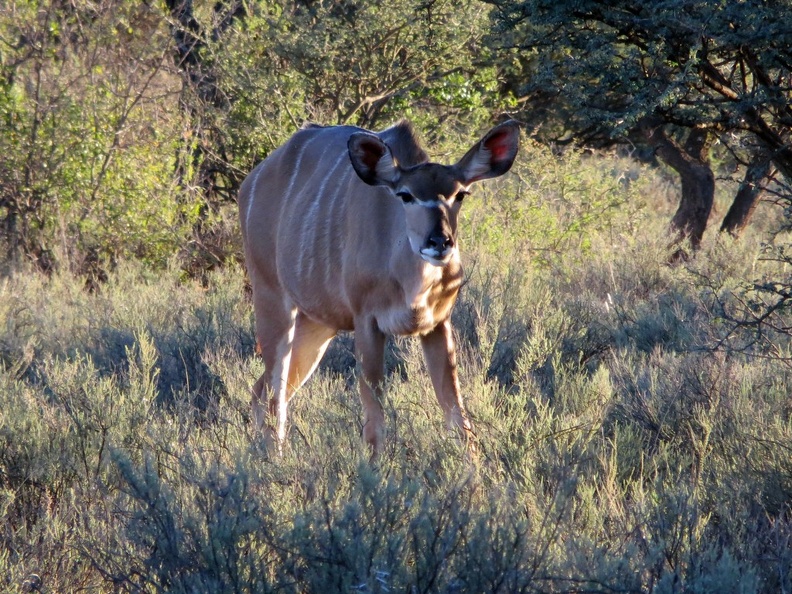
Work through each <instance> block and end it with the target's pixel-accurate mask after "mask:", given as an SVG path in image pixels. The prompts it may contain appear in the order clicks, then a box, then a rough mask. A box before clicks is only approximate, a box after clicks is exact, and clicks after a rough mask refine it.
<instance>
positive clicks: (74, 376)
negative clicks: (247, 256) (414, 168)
mask: <svg viewBox="0 0 792 594" xmlns="http://www.w3.org/2000/svg"><path fill="white" fill-rule="evenodd" d="M521 159H522V162H521V165H520V167H519V168H518V169H517V170H516V171H515V174H514V175H510V176H509V178H508V179H506V180H504V181H502V182H499V183H496V184H493V185H491V186H490V187H489V189H486V190H481V191H479V192H478V193H477V195H476V196H474V197H471V199H469V200H468V201H467V202H466V205H465V213H466V214H465V217H466V218H465V221H464V223H463V225H464V228H463V230H462V238H463V252H464V253H465V263H466V270H467V271H468V282H467V284H466V285H465V287H464V289H463V291H462V293H461V297H460V300H459V302H458V304H457V307H456V310H455V313H454V321H455V325H456V329H457V334H458V337H459V344H460V360H461V369H460V373H461V383H462V386H463V389H464V393H465V395H466V399H467V403H468V406H469V409H470V411H471V414H472V416H473V418H474V420H475V422H476V427H477V433H478V437H479V440H480V456H479V460H478V462H477V463H476V464H474V465H471V464H469V463H467V462H466V461H465V460H464V459H463V455H462V451H461V449H460V446H459V444H458V443H457V442H456V441H455V440H454V439H453V438H452V436H450V435H448V434H447V433H446V432H445V430H444V429H443V425H442V417H441V414H440V412H439V410H438V407H437V406H436V404H435V403H434V401H433V400H434V396H433V394H432V392H431V388H430V384H429V379H428V377H427V374H426V372H425V370H424V369H423V363H422V361H421V356H420V348H419V347H418V345H417V344H416V343H415V342H414V341H412V340H397V341H395V342H393V344H392V345H391V347H390V349H389V353H388V366H389V369H390V371H391V373H390V374H389V389H388V396H387V402H386V410H387V416H388V422H389V434H388V439H387V446H386V451H385V454H384V455H383V457H382V459H381V461H380V462H379V464H378V466H377V467H376V468H372V467H371V466H369V465H368V463H367V462H366V459H367V456H368V453H367V452H366V450H365V449H364V447H363V445H362V444H361V440H360V433H361V425H360V418H361V417H360V407H359V404H358V401H357V396H356V390H355V384H354V374H355V370H354V362H353V359H352V355H351V352H352V350H351V337H348V336H345V337H341V338H340V339H338V340H337V341H336V343H335V344H334V346H333V347H331V350H330V352H329V353H328V355H327V357H326V359H325V362H324V364H323V366H322V369H321V370H320V372H319V373H318V374H317V376H316V377H315V378H314V379H313V380H312V381H311V382H310V383H309V384H308V385H306V386H305V388H304V389H303V390H302V391H301V392H300V393H299V394H298V396H297V397H296V398H295V400H294V401H293V405H292V407H291V409H290V414H291V417H290V418H291V425H290V429H289V437H288V444H287V447H286V448H285V451H284V453H283V457H282V458H276V459H270V458H268V457H267V456H266V454H265V453H264V452H262V451H261V450H260V449H259V448H258V447H256V445H255V444H254V443H253V441H252V439H251V434H250V423H249V421H250V419H249V411H248V405H249V397H248V393H249V387H250V386H251V384H252V383H253V381H254V380H255V379H256V378H257V377H258V374H259V373H260V372H261V363H260V362H259V361H258V360H257V359H256V358H255V357H254V356H253V346H254V345H253V342H254V339H253V327H252V312H251V307H250V305H249V301H248V298H247V296H246V291H245V280H244V273H243V271H242V270H241V269H240V268H237V267H229V268H227V269H225V270H221V271H218V272H216V273H215V274H214V275H213V276H211V277H210V278H209V282H208V285H207V286H202V285H199V284H198V283H194V282H192V281H184V280H182V279H181V278H180V274H179V272H178V270H165V271H158V272H151V271H147V270H145V269H143V268H142V267H141V266H139V265H137V264H134V263H127V264H122V265H120V266H119V267H118V268H117V270H115V271H114V272H113V273H112V274H111V275H110V279H109V281H108V282H107V283H106V284H104V285H102V286H101V287H100V288H99V290H98V291H95V292H93V293H89V292H87V291H85V290H84V286H83V282H82V281H81V280H79V279H75V278H72V277H70V276H68V275H66V274H55V275H54V276H52V277H50V278H45V277H43V276H40V275H37V274H33V273H28V272H26V271H24V270H22V271H19V270H17V271H14V272H13V273H9V274H7V275H6V276H5V277H4V278H3V279H2V280H0V363H2V367H1V368H0V539H1V540H2V547H0V590H3V591H9V592H22V591H41V592H78V591H92V592H94V591H95V592H105V591H107V592H115V591H129V592H275V591H277V592H317V593H320V592H383V593H384V592H404V593H409V594H412V593H413V592H449V593H451V592H460V593H461V592H658V593H659V592H683V591H684V592H792V517H791V514H792V509H791V506H792V403H791V402H790V397H789V388H788V386H789V385H790V384H792V381H791V380H792V370H790V367H789V366H788V364H787V363H785V361H784V356H785V354H786V353H789V341H788V337H786V336H785V335H783V334H778V335H772V334H771V335H766V336H764V337H763V338H764V341H763V342H757V343H756V344H754V345H753V346H750V347H746V345H748V344H750V342H751V337H752V336H753V335H748V334H746V333H743V332H736V333H731V331H732V330H733V327H732V325H731V324H730V322H728V321H727V320H726V319H725V318H724V315H723V314H724V312H725V311H728V312H731V313H734V312H738V311H739V308H740V307H741V305H740V303H741V301H740V296H741V295H743V294H744V290H745V289H744V287H746V286H749V285H750V282H752V281H754V280H756V279H761V278H775V279H777V280H783V279H788V276H789V271H788V270H785V269H784V268H783V267H782V266H781V265H779V264H777V263H774V262H767V261H763V260H761V259H760V258H758V254H759V253H760V249H759V243H760V241H762V240H763V239H766V237H767V235H766V231H767V230H768V229H769V227H770V226H771V225H772V215H773V213H772V212H771V211H770V210H769V209H768V210H767V212H763V213H760V214H759V220H758V221H757V224H756V225H754V227H753V229H752V231H751V232H750V234H749V235H748V236H746V237H745V238H744V239H743V240H741V241H740V242H736V243H735V242H730V241H726V240H724V239H723V238H717V237H715V236H714V233H713V234H712V235H713V236H712V237H708V238H707V241H706V242H705V246H704V248H703V250H702V252H701V253H700V254H699V255H698V257H697V258H695V259H694V260H692V261H690V262H688V263H687V264H685V265H682V266H676V267H670V266H668V265H667V264H666V261H667V258H668V253H667V251H666V248H665V243H666V241H667V238H666V237H665V236H664V234H663V233H664V224H665V221H667V220H668V219H669V217H670V214H671V211H670V209H671V208H672V207H671V202H670V199H671V197H672V196H673V188H672V187H671V186H670V184H669V182H668V181H667V180H666V179H665V178H664V177H663V176H662V175H660V174H658V173H655V172H651V171H647V170H642V169H640V168H637V167H636V166H635V165H632V164H630V163H628V162H624V161H620V160H618V159H610V158H604V157H598V156H594V157H591V156H589V157H586V156H581V155H570V156H567V157H564V158H558V157H555V156H552V155H550V154H549V153H547V152H545V151H543V150H542V149H540V148H539V147H531V146H529V147H527V148H526V149H525V151H524V152H523V156H522V157H521ZM746 283H748V285H746ZM727 336H728V338H729V340H727V341H724V340H723V339H724V337H727ZM738 347H739V348H738Z"/></svg>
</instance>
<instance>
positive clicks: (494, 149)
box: [484, 132, 511, 161]
mask: <svg viewBox="0 0 792 594" xmlns="http://www.w3.org/2000/svg"><path fill="white" fill-rule="evenodd" d="M508 136H509V133H508V132H500V133H499V134H495V135H493V136H492V137H491V138H488V139H487V140H486V142H484V146H486V147H487V150H489V152H490V154H491V155H492V160H493V161H503V160H504V158H505V157H507V156H508V154H509V152H510V151H511V147H510V146H509V143H508V142H504V141H505V140H506V138H507V137H508Z"/></svg>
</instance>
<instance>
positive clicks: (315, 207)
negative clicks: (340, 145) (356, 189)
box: [297, 151, 349, 275]
mask: <svg viewBox="0 0 792 594" xmlns="http://www.w3.org/2000/svg"><path fill="white" fill-rule="evenodd" d="M344 159H347V160H348V159H349V156H348V153H347V151H342V152H341V154H340V155H339V156H338V158H337V159H336V161H335V163H333V166H332V167H331V168H330V170H329V171H328V172H327V173H325V175H324V178H323V179H322V183H321V184H319V188H318V189H317V191H316V194H315V195H314V196H313V199H312V202H311V206H310V208H309V210H308V212H307V213H306V214H305V218H304V219H303V221H302V229H301V233H300V238H301V239H302V240H303V241H304V240H306V239H307V238H308V237H310V236H313V237H316V231H317V229H318V225H317V223H318V222H319V221H318V220H317V219H318V215H319V206H320V204H321V203H322V198H323V197H324V192H325V188H326V187H327V184H328V182H330V181H331V180H332V179H333V176H334V174H335V171H336V169H338V166H339V165H341V163H342V162H343V161H344ZM337 191H338V187H337V186H336V192H337ZM311 229H313V231H314V232H313V233H312V234H311V233H310V230H311ZM306 255H308V256H309V260H308V274H309V275H312V274H313V272H314V267H315V265H316V264H315V260H316V258H315V256H317V255H318V254H315V253H313V252H312V253H310V254H309V253H308V250H305V249H303V250H302V251H301V252H300V259H299V264H298V266H297V268H298V270H300V271H301V272H302V270H303V260H304V259H305V257H306ZM310 256H314V257H310Z"/></svg>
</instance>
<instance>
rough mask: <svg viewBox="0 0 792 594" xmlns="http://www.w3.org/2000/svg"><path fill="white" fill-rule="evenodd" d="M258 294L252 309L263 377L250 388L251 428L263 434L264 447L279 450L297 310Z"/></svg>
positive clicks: (275, 297)
mask: <svg viewBox="0 0 792 594" xmlns="http://www.w3.org/2000/svg"><path fill="white" fill-rule="evenodd" d="M261 293H262V295H261V297H259V298H257V299H256V300H255V302H254V309H255V312H256V339H257V341H258V346H259V350H260V352H261V357H262V358H263V359H264V373H263V374H262V375H261V377H260V378H259V379H258V381H257V382H256V383H255V385H254V386H253V399H252V412H253V425H254V428H255V430H256V431H257V432H262V431H263V432H264V437H265V440H266V441H267V442H268V445H270V444H271V442H277V444H278V446H279V447H280V445H281V444H282V442H283V440H284V438H285V437H286V409H287V404H288V397H287V393H288V374H289V368H290V364H291V357H292V344H293V340H294V330H295V318H296V315H297V310H296V309H292V308H290V307H289V306H287V305H286V304H284V303H283V301H282V299H279V298H278V297H279V296H277V295H276V296H274V298H272V299H266V295H265V294H263V293H264V292H263V291H262V292H261ZM255 294H256V293H255V291H254V295H255ZM268 400H269V402H267V401H268ZM267 417H269V418H267ZM273 423H274V425H275V426H274V427H273V426H272V425H273Z"/></svg>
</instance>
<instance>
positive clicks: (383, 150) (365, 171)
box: [347, 132, 399, 186]
mask: <svg viewBox="0 0 792 594" xmlns="http://www.w3.org/2000/svg"><path fill="white" fill-rule="evenodd" d="M347 147H348V148H349V159H350V161H352V167H354V168H355V172H356V173H357V174H358V176H359V177H360V179H362V180H363V181H364V182H366V183H367V184H368V185H370V186H393V185H394V184H395V183H396V182H397V181H398V179H399V170H398V168H397V166H396V161H395V159H394V158H393V153H391V150H390V148H388V145H387V144H385V143H384V142H383V141H382V139H381V138H380V137H379V136H376V135H375V134H369V133H368V132H355V133H354V134H353V135H352V136H350V137H349V142H347Z"/></svg>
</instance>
